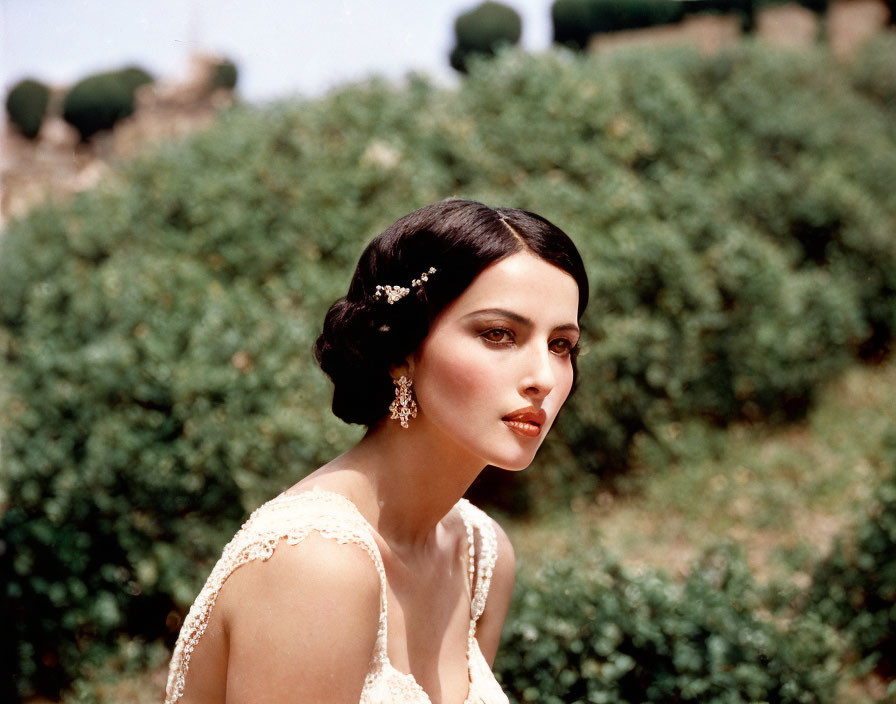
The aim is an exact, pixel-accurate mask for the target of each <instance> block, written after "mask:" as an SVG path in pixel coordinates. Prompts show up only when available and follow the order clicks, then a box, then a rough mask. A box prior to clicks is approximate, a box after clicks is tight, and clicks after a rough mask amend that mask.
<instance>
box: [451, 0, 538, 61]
mask: <svg viewBox="0 0 896 704" xmlns="http://www.w3.org/2000/svg"><path fill="white" fill-rule="evenodd" d="M522 31H523V24H522V20H521V19H520V16H519V14H518V13H517V12H516V10H514V9H513V8H512V7H508V6H507V5H504V4H502V3H499V2H491V1H488V2H484V3H482V4H481V5H479V6H478V7H476V8H474V9H472V10H470V11H469V12H465V13H463V14H462V15H460V16H459V17H458V18H457V19H456V20H455V21H454V37H455V42H454V43H455V45H454V49H452V50H451V56H450V63H451V67H452V68H454V69H456V70H457V71H461V72H466V71H467V62H468V61H469V60H470V57H472V56H494V55H495V52H496V51H497V50H498V49H499V48H500V47H502V46H515V45H516V44H518V43H519V41H520V36H521V35H522Z"/></svg>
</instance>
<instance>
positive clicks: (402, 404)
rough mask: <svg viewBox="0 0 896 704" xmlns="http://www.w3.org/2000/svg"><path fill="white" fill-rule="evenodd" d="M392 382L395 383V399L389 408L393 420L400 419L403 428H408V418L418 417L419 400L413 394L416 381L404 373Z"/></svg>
mask: <svg viewBox="0 0 896 704" xmlns="http://www.w3.org/2000/svg"><path fill="white" fill-rule="evenodd" d="M392 382H393V383H394V384H395V400H394V401H392V403H391V404H389V410H390V411H392V417H391V420H398V421H399V422H400V423H401V427H402V428H407V427H408V418H409V417H410V418H416V417H417V402H416V401H414V397H413V395H412V394H411V387H412V386H413V385H414V382H413V381H411V380H410V379H408V378H407V377H406V376H405V375H404V374H402V375H401V376H400V377H399V378H398V379H393V380H392Z"/></svg>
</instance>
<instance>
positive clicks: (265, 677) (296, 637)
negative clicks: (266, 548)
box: [222, 533, 380, 704]
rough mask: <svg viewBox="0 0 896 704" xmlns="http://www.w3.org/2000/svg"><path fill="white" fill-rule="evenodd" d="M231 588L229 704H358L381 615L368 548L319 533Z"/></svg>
mask: <svg viewBox="0 0 896 704" xmlns="http://www.w3.org/2000/svg"><path fill="white" fill-rule="evenodd" d="M225 588H226V589H225V591H226V590H227V589H229V591H230V593H229V594H228V607H229V608H228V609H227V627H228V631H229V639H230V651H229V655H228V662H227V696H226V704H250V703H251V704H265V703H271V704H273V703H274V702H277V703H278V704H281V703H282V702H287V701H289V702H303V703H307V704H318V703H319V704H324V702H326V703H327V704H340V703H342V702H345V703H350V704H357V703H358V700H359V699H360V698H361V688H362V687H363V684H364V678H365V676H366V674H367V670H368V668H369V666H370V658H371V654H372V653H373V648H374V644H375V642H376V634H377V625H378V621H379V611H380V602H379V598H380V597H379V593H380V583H379V576H378V575H377V572H376V568H375V566H374V564H373V562H372V561H371V559H370V557H369V555H368V554H367V553H366V552H365V551H364V550H363V548H361V547H360V546H358V545H353V544H346V545H343V544H339V543H336V542H335V541H333V540H330V539H327V538H324V537H322V536H321V535H319V534H317V533H312V534H311V535H309V536H307V537H306V538H305V539H304V540H302V542H300V543H299V544H297V545H290V544H288V543H285V542H281V543H280V544H279V545H278V547H277V549H276V550H274V554H273V555H272V556H271V558H270V559H269V560H267V561H258V560H256V561H254V562H252V563H249V564H247V565H244V566H243V567H241V568H240V569H238V570H236V571H235V572H234V573H233V574H232V575H231V576H230V578H229V579H228V580H227V582H226V583H225ZM222 594H223V592H222Z"/></svg>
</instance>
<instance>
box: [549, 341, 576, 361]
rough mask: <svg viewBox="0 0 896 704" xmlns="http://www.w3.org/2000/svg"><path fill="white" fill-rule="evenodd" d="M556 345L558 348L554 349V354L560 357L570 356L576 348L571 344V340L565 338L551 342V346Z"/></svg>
mask: <svg viewBox="0 0 896 704" xmlns="http://www.w3.org/2000/svg"><path fill="white" fill-rule="evenodd" d="M557 343H559V346H558V347H557V348H555V352H556V353H557V354H558V355H562V356H566V355H568V354H570V353H571V352H572V351H573V349H575V347H576V345H574V344H573V343H572V340H568V339H566V338H565V337H560V338H558V339H556V340H552V341H551V344H552V345H557Z"/></svg>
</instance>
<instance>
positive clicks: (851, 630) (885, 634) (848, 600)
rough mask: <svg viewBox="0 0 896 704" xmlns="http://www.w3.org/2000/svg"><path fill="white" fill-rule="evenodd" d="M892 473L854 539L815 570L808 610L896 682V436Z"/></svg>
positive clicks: (839, 544)
mask: <svg viewBox="0 0 896 704" xmlns="http://www.w3.org/2000/svg"><path fill="white" fill-rule="evenodd" d="M892 446H893V450H892V455H893V468H894V472H893V473H892V474H891V475H890V476H889V478H888V479H887V480H886V481H884V482H883V483H882V484H881V485H880V486H879V487H878V488H877V490H876V493H875V499H874V504H873V507H872V508H871V510H870V511H869V513H868V515H867V516H866V517H865V519H864V520H863V521H862V522H861V523H860V524H859V526H858V527H857V529H856V530H855V533H854V534H853V535H849V536H841V537H840V538H839V539H838V540H837V542H836V544H835V546H834V548H833V549H832V550H831V552H830V554H829V555H828V556H827V557H826V558H825V559H824V560H822V561H821V562H820V563H819V564H818V565H817V566H816V568H815V572H814V574H813V578H812V589H811V592H810V595H809V598H808V610H809V611H810V612H812V613H815V614H817V615H818V617H819V618H820V619H821V620H823V621H824V622H825V623H828V624H830V625H832V626H835V627H837V628H839V629H842V630H843V631H844V632H845V633H846V635H847V636H848V637H849V639H850V643H851V646H852V648H853V649H854V651H855V653H856V654H857V655H858V656H859V657H860V658H861V659H862V661H863V662H862V666H863V668H866V669H871V668H874V669H876V670H877V671H878V672H879V673H880V674H881V675H883V676H885V677H886V678H887V679H890V680H896V436H894V437H893V439H892Z"/></svg>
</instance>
